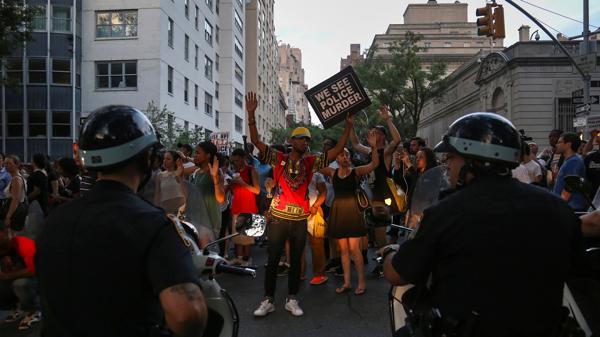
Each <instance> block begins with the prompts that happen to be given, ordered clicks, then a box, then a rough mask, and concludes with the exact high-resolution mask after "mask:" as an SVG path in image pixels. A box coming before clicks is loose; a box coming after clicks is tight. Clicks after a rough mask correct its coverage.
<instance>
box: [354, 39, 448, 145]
mask: <svg viewBox="0 0 600 337" xmlns="http://www.w3.org/2000/svg"><path fill="white" fill-rule="evenodd" d="M420 39H421V37H420V36H418V35H415V34H414V33H412V32H407V33H406V35H405V37H404V40H402V41H395V42H394V44H392V46H390V47H389V51H390V53H391V55H390V56H389V57H382V56H376V55H375V48H376V46H374V47H372V49H370V50H368V51H367V56H366V59H365V60H364V61H363V62H362V63H361V64H359V65H358V66H357V67H356V72H357V74H358V76H359V77H360V80H361V82H362V84H363V85H364V86H365V88H366V89H367V91H368V92H369V94H370V97H371V99H372V100H373V103H374V104H373V105H371V106H370V107H369V108H368V109H366V110H367V113H368V115H370V116H376V110H377V108H378V107H379V106H380V105H387V106H389V107H390V111H391V113H392V118H393V121H394V124H395V125H396V127H397V128H398V131H400V134H401V135H403V136H404V137H408V136H414V135H415V134H416V132H417V127H418V125H419V120H420V118H421V112H422V110H423V106H424V104H425V102H426V101H427V100H429V99H432V98H435V97H438V96H440V94H441V93H442V92H443V91H444V90H445V89H446V88H447V86H448V84H447V80H446V79H445V78H444V76H445V74H446V65H445V64H444V63H441V62H434V63H433V64H432V65H431V67H430V69H425V70H424V69H422V65H421V59H420V57H419V56H418V55H417V53H419V52H422V51H425V50H426V49H425V48H423V47H419V46H418V45H417V43H418V42H419V41H420ZM371 120H372V119H371ZM366 123H367V125H370V124H369V123H370V122H369V121H367V122H366Z"/></svg>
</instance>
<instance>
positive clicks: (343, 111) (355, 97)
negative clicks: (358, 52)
mask: <svg viewBox="0 0 600 337" xmlns="http://www.w3.org/2000/svg"><path fill="white" fill-rule="evenodd" d="M304 95H305V96H306V99H308V102H309V103H310V105H311V106H312V108H313V110H314V111H315V113H316V114H317V116H318V117H319V120H320V121H321V124H323V127H324V128H325V129H328V128H330V127H332V126H334V125H335V124H337V123H339V122H341V121H343V120H344V119H346V116H348V114H350V115H354V114H356V113H357V112H359V111H360V110H362V109H364V108H366V107H368V106H369V105H371V100H370V99H369V96H367V93H366V92H365V89H364V88H363V86H362V85H361V84H360V81H359V80H358V76H357V75H356V73H355V72H354V69H352V67H351V66H349V67H346V68H344V69H343V70H342V71H340V72H339V73H337V74H335V75H333V76H331V77H330V78H328V79H326V80H325V81H323V82H321V83H319V84H317V85H316V86H315V87H313V88H311V89H310V90H307V91H306V92H305V93H304Z"/></svg>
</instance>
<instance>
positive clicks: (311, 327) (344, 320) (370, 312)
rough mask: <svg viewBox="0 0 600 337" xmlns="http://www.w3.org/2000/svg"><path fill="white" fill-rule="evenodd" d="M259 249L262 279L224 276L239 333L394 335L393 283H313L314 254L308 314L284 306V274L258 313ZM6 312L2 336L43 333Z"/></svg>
mask: <svg viewBox="0 0 600 337" xmlns="http://www.w3.org/2000/svg"><path fill="white" fill-rule="evenodd" d="M253 254H254V256H255V258H254V263H256V264H257V265H258V266H260V267H259V269H258V273H257V274H258V275H257V277H256V279H251V278H247V277H241V276H235V275H220V276H218V281H219V283H220V285H221V287H223V288H224V289H226V290H227V291H228V292H229V293H230V295H231V297H232V298H233V300H234V302H235V304H236V306H237V309H238V311H239V315H240V333H239V336H243V337H246V336H248V337H254V336H256V337H258V336H261V337H270V336H273V337H275V336H277V337H279V336H290V337H296V336H298V337H307V336H323V337H326V336H327V337H328V336H343V337H365V336H368V337H377V336H390V335H391V333H390V323H389V315H388V309H387V293H388V290H389V286H388V284H387V283H386V281H385V280H383V279H374V278H371V277H367V291H366V293H365V294H364V295H362V296H355V295H354V293H353V292H349V293H345V294H342V295H338V294H336V293H335V288H336V287H338V286H340V285H341V284H342V279H341V277H335V276H333V274H329V281H328V282H327V283H325V284H323V285H319V286H311V285H310V284H309V281H308V280H310V277H311V269H310V257H309V258H308V259H307V260H308V263H309V265H308V266H307V277H308V280H306V281H304V282H303V283H302V285H301V289H300V294H299V295H298V298H299V301H300V305H301V307H302V308H303V310H304V316H302V317H294V316H292V315H291V314H290V313H289V312H288V311H286V310H285V309H284V308H283V306H284V304H285V296H286V294H287V276H280V277H278V280H277V294H276V299H275V305H276V311H275V312H273V313H271V314H270V315H268V316H267V317H263V318H254V316H253V314H252V312H253V311H254V309H256V307H257V306H258V305H259V304H260V301H261V299H262V295H263V281H264V274H265V273H264V271H265V269H264V263H265V262H266V248H258V247H257V248H255V249H254V253H253ZM309 256H310V255H309ZM373 266H374V262H373V261H369V265H368V266H367V271H370V270H371V269H372V268H373ZM353 286H354V287H356V276H354V277H353ZM6 314H7V312H6V311H0V336H2V337H13V336H20V337H21V336H23V337H24V336H27V337H37V336H39V328H35V329H32V330H31V331H27V332H19V331H18V330H17V326H18V322H17V323H12V324H7V323H3V322H4V317H5V316H6Z"/></svg>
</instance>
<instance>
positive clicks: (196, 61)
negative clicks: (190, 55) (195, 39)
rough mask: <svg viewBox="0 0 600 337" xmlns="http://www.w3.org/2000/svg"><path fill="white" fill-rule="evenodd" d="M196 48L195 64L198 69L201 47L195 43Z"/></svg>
mask: <svg viewBox="0 0 600 337" xmlns="http://www.w3.org/2000/svg"><path fill="white" fill-rule="evenodd" d="M194 50H195V54H194V66H195V67H196V69H198V54H199V53H200V49H199V48H198V45H194Z"/></svg>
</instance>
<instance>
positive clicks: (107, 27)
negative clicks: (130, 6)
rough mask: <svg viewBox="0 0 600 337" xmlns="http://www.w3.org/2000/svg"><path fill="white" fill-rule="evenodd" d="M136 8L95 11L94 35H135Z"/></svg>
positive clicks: (104, 36) (116, 36) (106, 36)
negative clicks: (130, 9) (131, 9)
mask: <svg viewBox="0 0 600 337" xmlns="http://www.w3.org/2000/svg"><path fill="white" fill-rule="evenodd" d="M137 16H138V13H137V11H136V10H133V11H116V12H96V37H98V38H118V37H135V36H137V24H138V23H137Z"/></svg>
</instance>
